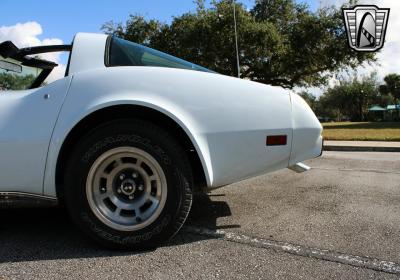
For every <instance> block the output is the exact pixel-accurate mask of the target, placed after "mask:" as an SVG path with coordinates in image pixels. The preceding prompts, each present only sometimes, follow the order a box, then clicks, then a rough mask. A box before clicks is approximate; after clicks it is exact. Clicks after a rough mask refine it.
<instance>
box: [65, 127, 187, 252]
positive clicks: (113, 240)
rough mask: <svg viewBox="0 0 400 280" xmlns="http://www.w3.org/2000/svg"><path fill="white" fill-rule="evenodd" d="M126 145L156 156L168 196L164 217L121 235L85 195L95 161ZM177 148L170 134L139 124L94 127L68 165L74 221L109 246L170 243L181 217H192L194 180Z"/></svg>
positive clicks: (69, 203) (68, 195) (68, 192)
mask: <svg viewBox="0 0 400 280" xmlns="http://www.w3.org/2000/svg"><path fill="white" fill-rule="evenodd" d="M160 136H161V137H160ZM158 137H160V138H158ZM156 141H157V143H155V142H156ZM124 146H125V147H135V148H138V149H141V150H143V151H145V152H147V153H149V154H150V155H151V156H152V157H154V159H155V160H156V161H157V162H158V163H159V164H160V166H161V168H162V170H163V172H164V174H165V177H166V181H167V198H166V202H165V205H164V208H163V209H162V211H161V213H160V215H159V216H158V217H157V219H156V220H155V221H153V222H152V223H151V224H150V225H148V226H146V227H145V228H142V229H138V230H136V231H118V230H115V229H113V228H111V227H108V226H107V225H105V224H104V223H102V222H101V221H100V220H99V219H98V218H97V217H96V215H95V214H94V213H93V211H92V209H91V208H90V206H89V203H88V198H87V194H86V180H87V176H88V173H89V170H90V168H91V166H92V165H93V163H94V162H95V160H96V159H97V158H98V157H100V156H101V155H102V154H103V153H105V152H106V151H108V150H110V149H113V148H117V147H124ZM177 148H178V147H177V145H174V140H173V139H171V138H170V137H169V136H168V134H166V133H160V130H159V129H157V128H155V127H153V126H152V125H149V124H146V123H141V122H139V121H136V122H132V121H118V122H113V123H109V124H107V125H104V126H102V127H99V128H97V129H95V130H94V131H92V132H91V133H89V135H87V136H86V137H84V140H83V141H81V142H80V143H79V145H78V147H77V148H76V149H75V151H74V153H73V154H72V156H71V159H70V162H69V164H68V166H69V168H68V169H69V170H68V171H67V174H68V176H67V180H66V181H67V183H66V186H67V189H66V190H65V194H66V195H65V199H66V205H67V208H68V209H69V211H70V212H71V216H72V218H73V219H74V220H75V222H76V223H77V224H78V225H79V226H80V227H81V229H82V230H83V231H85V232H86V233H87V234H89V235H90V236H91V237H92V238H95V239H96V240H97V241H99V242H101V243H102V244H104V245H106V246H108V247H114V248H115V247H120V248H121V249H125V248H148V247H153V246H157V245H159V244H160V243H161V242H163V241H165V240H167V239H169V238H170V237H172V236H173V235H174V234H175V233H176V232H177V231H178V230H179V228H180V226H181V224H182V223H181V220H182V216H184V215H187V213H183V212H185V210H186V208H187V205H185V204H187V203H185V201H183V200H184V199H185V198H186V197H187V195H188V193H187V192H188V191H190V187H189V180H188V178H189V177H190V176H189V175H188V174H185V173H187V172H185V169H186V168H185V166H184V165H182V163H183V162H182V158H179V154H180V152H181V151H179V150H177ZM185 175H186V176H185ZM189 208H190V205H189ZM185 218H186V217H184V219H185Z"/></svg>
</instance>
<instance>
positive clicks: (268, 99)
mask: <svg viewBox="0 0 400 280" xmlns="http://www.w3.org/2000/svg"><path fill="white" fill-rule="evenodd" d="M60 51H64V52H69V53H70V54H69V60H68V66H67V70H66V73H65V77H64V78H62V79H59V80H57V81H54V82H52V83H49V84H46V83H44V81H45V79H46V77H47V76H48V75H49V74H50V73H51V71H52V70H53V68H54V67H55V66H56V65H57V64H55V63H52V62H49V61H46V60H43V59H40V56H38V55H40V54H43V53H48V52H60ZM0 78H1V80H0V81H1V82H0V87H2V88H3V91H1V92H0V207H1V208H7V207H16V206H18V207H21V206H26V207H28V206H47V205H55V204H57V203H61V204H63V205H65V207H66V208H67V209H68V211H69V213H70V215H71V217H72V219H73V220H74V221H75V223H76V224H77V225H78V226H79V227H80V228H81V229H82V230H83V231H84V232H85V233H87V234H88V235H89V236H91V237H92V238H93V239H94V240H96V241H98V242H100V243H101V244H103V245H104V246H107V247H111V248H124V249H140V248H148V247H154V246H157V245H159V244H160V243H161V242H163V241H165V240H167V239H168V238H170V237H172V236H173V235H174V234H175V233H177V232H178V231H179V229H180V228H181V227H182V225H183V223H184V222H185V219H186V217H187V215H188V213H189V210H190V207H191V203H192V197H193V196H192V193H193V191H196V190H211V189H213V188H216V187H221V186H224V185H227V184H230V183H233V182H237V181H240V180H243V179H246V178H249V177H252V176H256V175H259V174H262V173H266V172H271V171H274V170H278V169H281V168H287V167H289V168H291V169H293V170H295V171H297V172H301V171H305V170H307V169H308V167H307V166H305V165H304V164H302V163H301V161H303V160H306V159H310V158H314V157H317V156H319V155H321V151H322V137H321V131H322V127H321V125H320V123H319V122H318V120H317V118H316V117H315V115H314V113H313V112H312V110H311V109H310V108H309V106H308V105H307V104H306V103H305V102H304V100H303V99H302V98H301V97H299V96H298V95H296V94H294V93H291V92H290V91H288V90H284V89H282V88H278V87H271V86H267V85H263V84H259V83H255V82H251V81H248V80H242V79H237V78H233V77H228V76H224V75H220V74H217V73H214V72H212V71H210V70H208V69H205V68H203V67H200V66H198V65H195V64H192V63H189V62H187V61H184V60H181V59H178V58H176V57H173V56H170V55H167V54H165V53H162V52H159V51H156V50H153V49H150V48H147V47H144V46H141V45H138V44H135V43H132V42H128V41H125V40H122V39H119V38H115V37H111V36H106V35H101V34H87V33H79V34H77V35H76V36H75V38H74V40H73V43H72V44H71V45H57V46H40V47H32V48H21V49H19V48H17V47H16V46H15V45H14V44H13V43H12V42H10V41H7V42H3V43H1V44H0ZM7 81H8V82H7ZM10 81H11V82H14V84H16V81H18V83H17V86H15V87H14V88H13V87H12V86H11V84H12V83H11V82H10ZM24 83H25V84H24ZM24 85H25V86H26V88H23V86H24ZM10 88H11V90H10ZM15 88H19V90H13V89H15ZM4 89H5V91H4Z"/></svg>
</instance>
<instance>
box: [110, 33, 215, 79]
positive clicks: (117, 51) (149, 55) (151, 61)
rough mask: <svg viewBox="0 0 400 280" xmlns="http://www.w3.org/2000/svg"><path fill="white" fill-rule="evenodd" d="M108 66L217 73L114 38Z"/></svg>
mask: <svg viewBox="0 0 400 280" xmlns="http://www.w3.org/2000/svg"><path fill="white" fill-rule="evenodd" d="M108 66H156V67H167V68H180V69H188V70H196V71H202V72H211V73H215V72H213V71H211V70H209V69H207V68H204V67H201V66H199V65H196V64H194V63H191V62H188V61H186V60H183V59H180V58H177V57H175V56H172V55H169V54H166V53H163V52H160V51H157V50H154V49H151V48H148V47H145V46H142V45H139V44H136V43H133V42H130V41H126V40H123V39H120V38H116V37H112V38H111V44H110V51H109V61H108Z"/></svg>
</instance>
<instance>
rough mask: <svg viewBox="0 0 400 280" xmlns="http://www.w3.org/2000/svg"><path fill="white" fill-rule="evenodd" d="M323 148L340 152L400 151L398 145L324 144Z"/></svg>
mask: <svg viewBox="0 0 400 280" xmlns="http://www.w3.org/2000/svg"><path fill="white" fill-rule="evenodd" d="M323 150H324V151H342V152H400V147H373V146H342V145H324V148H323Z"/></svg>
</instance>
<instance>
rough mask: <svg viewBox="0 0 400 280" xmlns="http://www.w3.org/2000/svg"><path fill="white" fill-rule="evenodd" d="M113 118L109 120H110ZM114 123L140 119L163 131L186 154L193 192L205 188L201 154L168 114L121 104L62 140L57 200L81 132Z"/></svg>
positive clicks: (98, 114)
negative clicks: (120, 120) (66, 166)
mask: <svg viewBox="0 0 400 280" xmlns="http://www.w3.org/2000/svg"><path fill="white" fill-rule="evenodd" d="M110 115H111V116H113V118H112V119H110V117H109V116H110ZM115 119H140V120H145V121H150V122H152V123H153V124H155V125H159V126H161V127H163V128H165V129H166V130H167V131H168V132H170V133H171V135H172V136H173V137H174V138H176V140H177V141H178V142H179V143H180V144H181V145H182V146H183V148H184V149H185V151H186V152H187V153H188V158H189V160H190V163H191V169H192V173H193V177H194V186H195V188H196V190H200V189H201V188H202V187H204V186H206V185H207V184H208V182H207V181H208V179H207V174H206V172H207V169H206V166H205V164H204V163H203V162H202V160H201V154H200V153H201V151H199V150H198V148H197V147H196V146H195V145H194V143H193V140H192V139H191V138H190V137H189V135H188V133H187V132H186V131H185V129H184V128H182V126H181V125H180V124H179V123H178V122H177V121H175V120H174V119H172V118H171V117H170V116H168V115H167V114H165V113H163V112H160V111H158V110H156V109H153V108H150V107H146V106H143V105H133V104H129V105H127V104H123V105H111V106H108V107H104V108H101V109H98V110H96V111H94V112H91V113H90V114H88V115H87V116H85V117H84V118H82V119H81V120H80V121H79V122H78V123H77V124H75V125H74V127H73V128H72V129H71V130H70V131H69V132H68V134H67V136H66V137H65V139H64V141H63V143H62V145H61V148H60V151H59V153H58V156H57V162H56V170H55V171H56V172H55V188H56V194H57V197H58V198H59V200H60V201H61V202H62V199H63V188H64V186H63V182H64V173H63V170H64V169H65V164H66V162H67V160H68V155H69V154H70V152H71V150H72V149H73V147H74V145H75V144H76V143H78V141H79V139H81V137H83V135H82V134H83V132H87V131H88V130H89V129H90V128H93V127H96V126H98V125H101V124H103V123H105V122H109V121H111V120H115Z"/></svg>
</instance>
